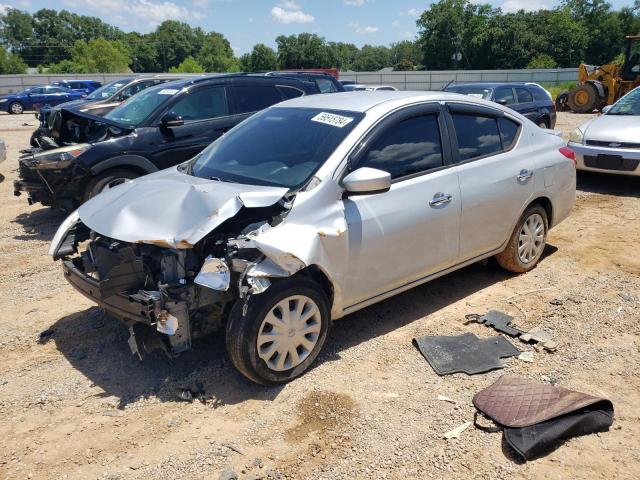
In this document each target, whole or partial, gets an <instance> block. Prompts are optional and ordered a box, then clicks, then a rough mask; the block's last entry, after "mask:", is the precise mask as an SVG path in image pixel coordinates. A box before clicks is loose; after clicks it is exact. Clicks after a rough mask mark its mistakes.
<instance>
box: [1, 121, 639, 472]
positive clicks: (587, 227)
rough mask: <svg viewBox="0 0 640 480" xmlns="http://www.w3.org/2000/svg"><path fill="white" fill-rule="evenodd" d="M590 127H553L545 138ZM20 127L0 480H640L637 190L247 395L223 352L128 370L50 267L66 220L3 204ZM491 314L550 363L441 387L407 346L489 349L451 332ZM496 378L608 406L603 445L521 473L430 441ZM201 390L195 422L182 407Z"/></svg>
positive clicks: (500, 457)
mask: <svg viewBox="0 0 640 480" xmlns="http://www.w3.org/2000/svg"><path fill="white" fill-rule="evenodd" d="M586 118H587V116H585V115H573V114H561V115H560V120H559V123H558V128H561V129H562V130H563V131H564V132H565V134H566V133H567V132H568V131H569V130H570V129H571V128H573V127H574V126H576V125H578V124H580V123H581V122H583V121H584V120H586ZM25 124H28V125H25ZM35 126H36V120H35V119H34V118H33V116H32V115H27V114H25V115H20V116H10V115H1V116H0V138H3V139H4V140H5V141H6V142H7V144H8V148H9V155H8V160H7V162H5V163H3V164H0V173H2V174H3V175H4V176H5V177H6V180H5V181H4V182H3V183H2V184H0V201H1V202H2V206H3V207H2V209H1V210H0V224H1V230H0V235H1V240H0V241H1V245H2V248H1V251H0V267H1V271H2V275H0V311H1V312H2V315H0V329H1V331H2V336H0V359H1V360H2V361H1V362H0V478H7V479H24V478H34V479H60V478H73V479H76V478H77V479H90V478H108V479H143V478H144V479H151V478H152V479H165V478H166V479H176V478H181V479H183V478H184V479H187V478H189V479H190V478H202V479H204V478H207V479H218V478H234V477H233V475H232V474H231V472H230V471H225V470H227V469H228V470H233V471H234V472H236V473H237V474H238V476H239V478H240V479H254V480H255V479H258V478H295V479H298V478H309V479H321V478H326V479H348V478H354V479H355V478H357V479H360V478H387V479H406V478H446V479H450V478H486V479H494V478H531V479H534V478H549V479H593V478H603V479H614V478H615V479H618V478H620V479H622V478H640V442H638V438H640V422H639V420H640V418H639V417H640V343H639V334H640V299H639V297H640V254H639V253H638V252H639V250H638V242H639V240H640V178H623V177H611V176H596V175H579V181H578V190H579V191H578V196H577V202H576V205H575V210H574V212H573V214H572V216H571V217H570V218H569V219H568V220H567V221H565V222H564V223H562V224H561V225H559V226H558V227H557V228H555V229H554V230H552V231H551V233H550V236H549V244H550V245H549V247H548V249H547V252H546V257H545V258H544V259H543V261H542V262H541V263H540V265H539V266H538V267H537V268H536V269H534V270H533V271H531V272H530V273H527V274H525V275H517V276H514V275H508V274H506V273H504V272H503V271H501V270H500V269H498V268H497V267H496V266H495V265H494V264H493V263H492V262H488V264H485V265H473V266H471V267H468V268H465V269H464V270H462V271H460V272H457V273H454V274H451V275H448V276H446V277H444V278H441V279H439V280H436V281H434V282H432V283H429V284H427V285H424V286H421V287H419V288H416V289H414V290H412V291H409V292H407V293H404V294H402V295H399V296H397V297H395V298H392V299H390V300H388V301H385V302H383V303H380V304H378V305H376V306H373V307H370V308H367V309H366V310H363V311H361V312H359V313H357V314H354V315H351V316H349V317H348V318H345V319H343V320H340V321H337V322H336V323H335V324H334V325H333V327H332V330H331V332H330V337H329V339H328V342H327V346H326V348H325V351H324V352H323V354H321V356H320V358H319V360H318V361H317V362H316V365H315V368H313V369H312V371H310V372H309V373H307V374H306V375H304V376H303V377H302V378H300V379H298V380H296V381H294V382H291V383H290V384H288V385H286V386H284V387H280V388H263V387H258V386H254V385H252V384H250V383H249V382H248V381H246V380H245V379H244V378H243V377H241V376H240V375H239V374H238V373H236V371H235V370H234V369H233V367H232V366H231V364H230V362H229V361H228V359H227V357H226V354H225V352H224V342H223V337H222V335H221V334H220V335H214V336H212V337H210V338H208V339H206V340H204V341H199V342H196V343H195V345H194V348H193V350H192V351H191V352H189V353H188V354H185V355H183V356H181V357H179V358H177V359H173V360H170V359H168V358H165V357H164V356H163V355H162V354H161V353H158V354H154V355H152V356H150V357H147V358H146V359H145V361H144V362H140V361H138V360H136V359H135V358H133V357H132V356H131V354H130V352H129V348H128V346H127V342H126V339H127V336H128V335H127V331H126V329H125V328H124V327H123V326H121V325H120V324H119V323H118V322H117V321H115V320H114V319H112V318H110V317H109V316H108V315H106V314H104V313H102V312H101V311H100V310H99V309H98V308H96V307H94V306H93V305H92V303H91V302H90V301H88V300H86V299H85V298H84V297H82V296H81V295H80V294H78V293H76V292H75V291H74V290H73V289H72V288H71V287H70V286H69V285H68V284H67V283H66V282H65V280H64V279H63V277H62V273H61V268H60V265H59V264H57V263H54V262H53V261H52V260H51V259H50V258H49V257H48V256H47V248H48V243H49V241H50V239H51V237H52V235H53V234H54V232H55V229H56V227H57V225H58V224H59V222H60V221H61V220H62V218H63V216H62V215H61V214H58V213H55V212H52V211H50V210H49V209H47V208H42V207H40V206H33V207H30V206H28V205H27V202H26V199H25V197H24V196H22V197H14V196H13V189H12V180H13V179H14V178H15V176H16V173H15V169H16V166H17V152H18V150H19V149H20V148H24V147H26V146H27V143H28V138H29V135H30V133H31V131H32V130H33V129H34V128H35ZM506 299H510V301H511V302H513V303H508V302H507V301H506ZM552 300H553V303H551V301H552ZM555 300H557V301H555ZM489 309H500V310H503V311H505V312H508V313H511V314H512V315H514V316H515V317H516V319H517V324H518V326H520V327H522V328H530V327H533V326H536V325H539V326H542V327H543V328H545V329H547V330H549V331H550V332H552V333H553V334H554V336H555V338H556V339H557V341H558V342H559V348H558V350H557V352H556V353H553V354H550V353H545V352H539V351H537V350H535V349H534V348H533V347H530V346H524V345H523V344H517V347H518V348H520V349H524V350H530V351H533V352H534V361H533V363H525V362H523V361H521V360H518V359H515V358H513V359H509V360H507V362H506V363H507V366H506V368H505V369H503V370H496V371H493V372H491V373H487V374H483V375H475V376H467V375H465V374H456V375H452V376H445V377H439V376H438V375H436V374H435V373H434V371H433V370H432V369H431V368H430V367H429V365H428V364H427V363H426V362H425V360H424V359H423V358H422V357H421V355H420V354H419V352H418V351H417V350H416V348H415V347H414V346H413V345H412V339H413V338H414V337H415V336H421V335H427V334H431V335H433V334H439V335H449V334H460V333H463V332H473V333H475V334H476V335H478V336H480V337H489V336H491V335H493V332H492V331H491V330H489V329H487V328H486V327H484V326H481V325H477V324H472V325H464V323H463V320H464V315H465V314H467V313H472V312H479V313H483V312H485V311H487V310H489ZM504 373H510V374H517V375H523V376H526V377H530V378H533V379H537V380H541V381H544V382H550V383H554V384H558V385H562V386H565V387H568V388H573V389H577V390H580V391H584V392H587V393H591V394H595V395H601V396H605V397H607V398H609V399H611V400H612V401H613V403H614V405H615V409H616V419H615V423H614V426H613V427H612V428H611V429H610V431H608V432H606V433H601V434H596V435H589V436H586V437H581V438H577V439H573V440H570V441H568V442H566V443H565V444H564V445H563V446H561V447H560V448H559V449H558V450H556V451H555V452H553V453H551V454H550V455H548V456H546V457H544V458H541V459H539V460H536V461H531V462H528V463H521V462H519V461H518V460H517V459H516V458H515V457H514V456H513V454H512V453H511V451H510V450H509V448H508V447H507V446H505V445H504V444H503V443H502V440H501V434H499V433H484V432H482V431H480V430H475V429H474V428H473V427H471V428H469V429H468V430H466V431H465V432H464V433H462V435H461V436H460V438H459V439H457V440H451V441H447V440H445V439H444V438H443V434H444V433H445V432H447V431H448V430H450V429H452V428H454V427H456V426H458V425H460V424H462V423H464V422H467V421H471V420H472V418H473V412H474V408H473V406H472V404H471V399H472V397H473V395H474V394H475V393H476V392H477V391H479V390H481V389H482V388H484V387H486V386H488V385H490V384H491V383H493V382H494V381H495V380H496V379H497V378H498V377H499V376H501V375H503V374H504ZM197 386H201V387H202V388H203V389H204V391H205V400H206V401H205V402H200V401H197V400H196V401H194V402H192V403H189V402H185V401H181V400H180V399H179V397H178V394H179V393H180V389H182V388H192V389H196V387H197ZM438 395H446V396H447V397H450V398H451V399H453V401H454V402H455V403H450V402H444V401H439V400H438V399H437V397H438ZM221 474H222V477H221Z"/></svg>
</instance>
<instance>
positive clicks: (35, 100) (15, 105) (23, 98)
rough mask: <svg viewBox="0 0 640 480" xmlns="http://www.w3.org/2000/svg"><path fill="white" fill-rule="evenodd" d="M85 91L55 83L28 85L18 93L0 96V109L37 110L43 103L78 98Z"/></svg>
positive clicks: (10, 110)
mask: <svg viewBox="0 0 640 480" xmlns="http://www.w3.org/2000/svg"><path fill="white" fill-rule="evenodd" d="M85 95H86V93H81V92H74V91H73V90H69V89H68V88H64V87H58V86H55V85H45V86H37V87H29V88H27V89H26V90H23V91H22V92H19V93H10V94H9V95H3V96H1V97H0V110H4V111H5V112H8V113H16V114H17V113H22V112H24V111H25V110H37V109H39V108H40V107H43V106H45V105H50V106H53V105H58V104H60V103H64V102H69V101H71V100H78V99H80V98H82V97H84V96H85Z"/></svg>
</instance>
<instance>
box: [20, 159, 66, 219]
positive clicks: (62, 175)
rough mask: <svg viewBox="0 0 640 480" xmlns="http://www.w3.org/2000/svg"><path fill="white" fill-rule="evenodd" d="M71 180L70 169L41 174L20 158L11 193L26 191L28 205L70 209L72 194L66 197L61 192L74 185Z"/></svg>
mask: <svg viewBox="0 0 640 480" xmlns="http://www.w3.org/2000/svg"><path fill="white" fill-rule="evenodd" d="M76 180H77V179H76ZM73 182H74V175H73V173H72V172H71V171H63V170H53V171H50V172H47V173H46V174H43V173H41V172H39V171H38V170H37V169H35V168H33V167H30V166H29V165H27V164H25V162H24V161H22V160H21V161H20V162H19V169H18V180H14V182H13V194H14V195H15V196H16V197H19V196H20V195H22V193H23V192H24V193H26V194H27V201H28V202H29V205H33V204H34V203H41V204H42V205H45V206H47V207H53V206H58V207H61V208H63V209H64V210H72V209H73V208H74V202H73V199H72V195H68V198H67V195H65V194H64V193H63V192H66V190H67V189H69V187H70V186H72V185H74V183H73Z"/></svg>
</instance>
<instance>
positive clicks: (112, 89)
mask: <svg viewBox="0 0 640 480" xmlns="http://www.w3.org/2000/svg"><path fill="white" fill-rule="evenodd" d="M130 81H131V79H126V80H114V81H113V82H111V83H107V84H106V85H103V86H102V87H100V88H98V89H97V90H94V91H93V92H91V93H90V94H89V95H87V97H86V98H88V99H90V100H98V99H102V98H109V97H110V96H112V95H113V94H114V93H116V92H117V91H118V90H120V89H121V88H122V87H124V86H125V85H126V84H127V83H129V82H130Z"/></svg>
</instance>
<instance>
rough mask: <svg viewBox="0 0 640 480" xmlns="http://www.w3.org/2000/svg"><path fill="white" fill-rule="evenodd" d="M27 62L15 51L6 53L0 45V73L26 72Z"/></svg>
mask: <svg viewBox="0 0 640 480" xmlns="http://www.w3.org/2000/svg"><path fill="white" fill-rule="evenodd" d="M26 72H27V64H26V63H24V61H22V58H20V57H19V56H18V55H16V54H15V53H7V51H6V50H5V49H4V48H1V47H0V74H2V75H6V74H12V73H26Z"/></svg>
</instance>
